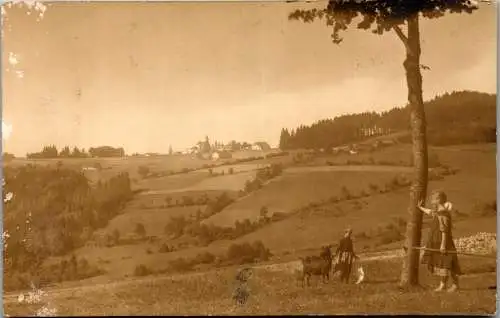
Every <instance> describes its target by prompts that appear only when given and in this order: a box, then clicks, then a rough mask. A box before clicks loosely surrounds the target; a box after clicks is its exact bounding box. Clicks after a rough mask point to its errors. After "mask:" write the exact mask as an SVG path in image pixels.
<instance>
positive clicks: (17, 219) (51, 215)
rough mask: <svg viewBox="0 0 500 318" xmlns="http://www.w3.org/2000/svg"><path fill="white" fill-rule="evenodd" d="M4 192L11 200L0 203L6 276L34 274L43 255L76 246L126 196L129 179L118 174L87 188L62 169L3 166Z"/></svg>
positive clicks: (79, 178)
mask: <svg viewBox="0 0 500 318" xmlns="http://www.w3.org/2000/svg"><path fill="white" fill-rule="evenodd" d="M4 177H5V187H4V189H5V191H6V192H12V193H14V194H15V199H14V200H11V201H9V202H8V203H7V204H5V205H4V211H5V213H4V229H5V230H6V231H7V232H8V233H9V234H10V238H9V244H8V245H7V247H4V253H5V254H4V255H5V258H4V261H5V262H4V266H5V267H4V268H5V270H6V273H7V272H8V273H9V274H13V273H15V272H20V273H23V272H30V271H31V272H32V271H37V270H38V268H39V266H41V263H42V261H43V260H44V259H46V258H47V257H48V256H59V255H63V254H66V253H68V252H70V251H72V250H74V249H75V248H78V247H81V246H83V245H84V244H85V242H86V241H87V240H89V239H90V238H91V236H92V232H93V230H95V229H98V228H103V227H105V226H106V225H107V222H108V221H109V220H110V219H111V218H113V217H114V216H116V214H117V213H118V212H119V210H121V209H122V208H123V207H124V205H125V203H126V202H127V201H128V200H129V199H130V198H131V196H132V191H131V188H130V179H129V177H128V174H126V173H122V174H118V175H117V176H114V177H112V178H110V179H109V180H107V181H104V182H98V183H97V184H96V185H95V186H92V185H91V184H90V183H89V181H88V180H87V179H86V178H85V176H84V175H83V174H82V173H81V172H79V171H74V170H71V169H66V168H63V167H61V168H59V169H55V168H53V167H50V166H47V167H45V166H35V165H26V166H21V167H5V168H4Z"/></svg>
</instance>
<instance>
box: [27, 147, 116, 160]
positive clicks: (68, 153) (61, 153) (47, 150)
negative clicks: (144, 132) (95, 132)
mask: <svg viewBox="0 0 500 318" xmlns="http://www.w3.org/2000/svg"><path fill="white" fill-rule="evenodd" d="M124 156H125V150H124V149H123V148H122V147H119V148H114V147H111V146H100V147H95V148H94V147H90V148H89V150H88V152H87V151H86V150H85V148H81V149H80V148H78V147H73V149H70V147H69V146H65V147H63V148H62V149H61V150H58V149H57V147H56V146H55V145H50V146H44V147H43V148H42V150H41V151H39V152H33V153H28V154H26V158H28V159H51V158H89V157H124Z"/></svg>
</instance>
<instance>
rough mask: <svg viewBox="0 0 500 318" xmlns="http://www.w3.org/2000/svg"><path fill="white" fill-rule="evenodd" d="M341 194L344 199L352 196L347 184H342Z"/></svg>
mask: <svg viewBox="0 0 500 318" xmlns="http://www.w3.org/2000/svg"><path fill="white" fill-rule="evenodd" d="M340 195H341V197H342V199H344V200H349V199H351V198H352V195H351V193H350V192H349V190H348V189H347V188H346V187H345V186H342V189H340Z"/></svg>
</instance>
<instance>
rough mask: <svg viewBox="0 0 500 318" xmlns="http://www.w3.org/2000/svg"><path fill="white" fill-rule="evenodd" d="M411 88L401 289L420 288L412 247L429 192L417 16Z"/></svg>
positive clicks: (412, 25)
mask: <svg viewBox="0 0 500 318" xmlns="http://www.w3.org/2000/svg"><path fill="white" fill-rule="evenodd" d="M403 65H404V68H405V72H406V81H407V84H408V103H409V105H408V107H410V120H411V138H412V153H413V173H414V175H413V182H412V186H411V190H410V205H409V206H408V214H409V215H408V224H407V228H406V245H405V252H406V255H405V257H404V260H403V268H402V273H401V281H400V284H401V286H416V285H418V283H419V282H418V270H419V255H420V252H419V251H418V250H416V249H413V248H412V247H418V246H420V241H421V237H422V212H421V211H420V210H419V209H418V208H417V204H418V201H419V200H425V197H426V192H427V174H428V167H427V166H428V161H427V136H426V122H425V112H424V102H423V97H422V74H421V73H420V32H419V24H418V15H415V16H413V17H410V18H408V39H407V46H406V60H405V61H404V63H403Z"/></svg>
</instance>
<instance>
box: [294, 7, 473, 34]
mask: <svg viewBox="0 0 500 318" xmlns="http://www.w3.org/2000/svg"><path fill="white" fill-rule="evenodd" d="M475 9H477V3H475V2H474V1H471V0H330V1H329V2H328V5H327V7H326V8H324V9H317V8H314V9H310V10H302V9H300V10H295V11H293V12H292V13H290V15H289V19H290V20H299V21H302V22H305V23H310V22H313V21H315V20H321V21H324V22H325V24H326V25H327V26H328V27H331V28H332V35H331V37H332V41H333V42H334V43H336V44H339V43H341V42H342V40H343V38H342V37H341V36H340V33H341V32H342V31H345V30H347V29H348V28H349V26H351V25H352V24H353V23H354V21H355V19H356V18H360V19H361V21H359V22H358V23H357V24H356V28H358V29H363V30H369V31H371V32H373V33H375V34H383V33H384V32H388V31H391V30H395V32H396V33H398V36H401V35H402V33H400V32H401V28H400V26H401V25H402V24H404V23H405V21H406V20H407V19H408V18H411V17H413V16H415V15H419V14H421V16H422V17H424V18H428V19H433V18H439V17H442V16H443V15H445V14H446V13H463V12H464V13H472V12H473V11H474V10H475Z"/></svg>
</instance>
